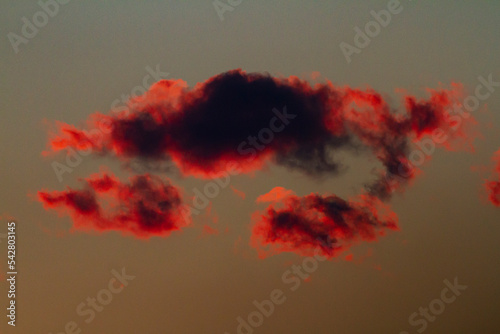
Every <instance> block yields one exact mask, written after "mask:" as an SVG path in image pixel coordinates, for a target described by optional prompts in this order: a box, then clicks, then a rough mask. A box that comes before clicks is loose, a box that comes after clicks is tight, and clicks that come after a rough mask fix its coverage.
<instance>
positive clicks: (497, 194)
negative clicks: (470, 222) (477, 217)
mask: <svg viewBox="0 0 500 334" xmlns="http://www.w3.org/2000/svg"><path fill="white" fill-rule="evenodd" d="M493 161H494V162H496V166H495V167H494V170H493V175H494V178H495V180H491V181H487V182H486V183H485V187H486V190H487V191H488V195H489V200H490V201H491V203H492V204H493V205H495V206H498V207H500V150H498V151H497V152H496V153H495V156H494V157H493Z"/></svg>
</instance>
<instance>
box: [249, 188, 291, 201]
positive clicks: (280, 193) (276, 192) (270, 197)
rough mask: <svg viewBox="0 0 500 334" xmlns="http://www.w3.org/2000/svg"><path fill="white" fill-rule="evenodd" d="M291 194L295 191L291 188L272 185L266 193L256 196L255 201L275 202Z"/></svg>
mask: <svg viewBox="0 0 500 334" xmlns="http://www.w3.org/2000/svg"><path fill="white" fill-rule="evenodd" d="M291 195H295V193H294V192H293V191H292V190H288V189H285V188H283V187H274V188H273V189H271V190H270V191H269V192H268V193H267V194H264V195H260V196H259V197H257V200H256V202H257V203H265V202H277V201H280V200H282V199H284V198H285V197H289V196H291Z"/></svg>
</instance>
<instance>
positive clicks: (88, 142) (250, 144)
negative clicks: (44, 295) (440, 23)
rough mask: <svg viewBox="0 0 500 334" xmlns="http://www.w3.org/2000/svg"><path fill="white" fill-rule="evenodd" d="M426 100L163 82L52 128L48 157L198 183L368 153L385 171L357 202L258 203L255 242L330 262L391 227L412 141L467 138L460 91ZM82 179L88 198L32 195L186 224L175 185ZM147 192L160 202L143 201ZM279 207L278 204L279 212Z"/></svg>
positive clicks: (228, 75) (230, 81)
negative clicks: (79, 157) (84, 157)
mask: <svg viewBox="0 0 500 334" xmlns="http://www.w3.org/2000/svg"><path fill="white" fill-rule="evenodd" d="M428 93H429V97H428V98H427V99H421V98H416V97H415V96H411V95H409V94H406V93H404V94H403V96H402V103H401V107H400V108H395V107H394V106H391V105H390V104H389V103H388V101H386V99H384V97H383V96H382V95H381V94H380V93H378V92H376V91H374V90H373V89H371V88H367V89H364V90H361V89H356V88H351V87H341V86H336V85H334V84H333V83H332V82H330V81H328V80H325V82H323V83H316V84H311V83H309V82H307V81H305V80H301V79H299V78H297V77H294V76H291V77H288V78H282V77H273V76H271V75H269V74H267V73H246V72H245V71H242V70H240V69H236V70H231V71H228V72H224V73H221V74H218V75H215V76H213V77H211V78H209V79H207V80H206V81H204V82H201V83H198V84H196V85H195V86H194V87H189V86H188V85H187V84H186V82H184V81H183V80H180V79H177V80H161V81H159V82H157V83H156V84H154V85H152V86H151V88H150V90H149V91H148V92H146V93H145V94H144V95H142V96H139V97H136V98H133V99H131V100H130V101H129V105H128V110H127V111H126V112H124V111H121V112H117V111H112V112H111V113H109V114H107V115H104V114H100V113H95V114H93V115H91V116H90V117H89V119H88V120H87V125H86V127H85V128H77V127H74V126H72V125H68V124H65V123H61V122H58V123H56V126H57V131H55V132H53V133H52V134H51V136H50V139H49V145H48V146H49V152H48V153H54V152H58V151H61V150H65V149H77V150H83V149H85V150H91V152H93V153H94V154H95V155H103V156H112V157H115V158H117V159H119V160H121V161H122V162H124V166H128V165H130V164H131V163H132V162H136V161H137V160H145V161H159V162H162V163H167V164H170V165H169V166H166V167H165V166H164V165H163V164H162V166H163V167H165V168H164V171H166V172H168V171H170V170H171V168H170V167H177V168H178V169H179V170H180V171H181V172H182V173H183V174H184V175H185V176H195V177H201V178H213V177H214V176H217V175H220V174H221V173H224V172H226V170H227V166H228V165H232V166H235V170H236V171H237V173H236V174H241V173H252V172H254V171H257V170H260V169H262V168H265V167H266V165H268V164H276V165H279V166H283V167H286V168H287V169H289V170H293V171H299V172H301V173H303V174H306V175H308V176H310V177H312V178H324V177H331V176H336V175H338V174H339V172H340V171H342V170H344V169H345V166H343V164H342V162H341V161H339V159H338V155H339V154H338V153H339V152H340V150H353V151H356V152H362V153H364V154H366V155H367V156H374V157H376V159H377V160H378V161H379V162H380V166H381V167H380V168H378V170H376V174H377V175H378V177H377V179H376V180H374V181H372V182H369V183H367V184H365V188H366V189H365V191H362V192H361V194H360V195H359V196H358V197H357V198H356V199H348V200H344V199H341V198H339V197H337V196H336V195H334V194H326V195H323V194H322V195H320V194H310V195H307V196H305V197H298V196H296V195H294V194H293V192H291V191H289V190H286V189H284V188H279V187H278V188H274V189H273V190H271V192H269V193H268V194H265V195H262V196H259V198H258V199H257V202H259V203H261V202H273V204H271V205H270V207H269V208H268V209H267V211H266V212H265V214H263V215H262V217H261V218H260V219H258V220H257V223H256V227H255V228H254V233H255V235H254V236H253V240H257V239H258V240H260V243H261V244H263V245H272V246H275V249H281V250H285V249H286V250H291V251H293V250H295V251H297V252H303V251H304V249H305V248H307V247H316V246H319V247H321V249H322V251H323V252H324V253H325V254H327V255H330V254H336V253H337V252H338V251H340V250H343V249H346V248H347V247H349V245H351V244H353V243H355V242H357V241H360V240H374V239H376V236H377V235H378V234H379V233H383V231H385V230H388V229H389V230H392V229H397V225H396V224H397V217H396V216H395V214H394V213H392V212H390V213H388V214H387V215H381V214H380V210H382V211H384V210H385V211H387V210H386V209H387V207H385V206H384V205H383V203H382V201H387V200H389V199H390V198H391V196H392V194H393V193H394V192H395V191H403V190H404V188H405V186H406V185H407V184H408V182H409V181H411V180H412V179H414V178H415V177H416V176H417V175H418V169H417V168H415V167H414V166H413V165H414V164H413V165H412V163H411V158H412V157H411V150H410V149H411V146H412V145H411V144H412V142H415V141H419V140H422V139H426V138H427V139H428V138H430V137H432V136H433V135H434V134H435V132H436V131H437V130H439V133H440V137H441V138H443V137H446V138H447V141H446V142H445V143H443V142H440V143H439V144H438V143H433V145H434V146H433V147H435V146H439V145H441V146H442V147H445V148H446V147H447V146H448V145H449V141H452V140H453V139H454V138H457V137H461V136H463V135H464V133H463V131H455V130H456V116H454V117H455V118H454V117H453V116H450V113H449V112H448V111H449V110H450V109H452V107H453V106H454V105H456V104H459V103H460V102H461V101H460V99H461V97H462V95H461V94H462V93H461V87H460V86H459V85H456V84H454V85H453V86H452V88H451V89H441V90H428ZM465 121H466V120H464V122H465ZM467 121H469V122H471V121H472V117H470V118H469V119H468V120H467ZM132 172H133V169H132ZM233 175H234V174H233ZM86 182H87V186H86V188H85V189H84V190H72V189H68V190H67V191H64V192H52V193H47V192H41V193H40V199H41V200H42V202H43V203H44V204H45V206H46V207H49V208H51V207H63V208H65V209H66V211H68V212H70V213H71V215H72V217H73V219H74V220H75V221H77V222H78V223H77V224H75V225H76V226H79V227H84V226H86V227H89V226H91V227H93V228H95V229H98V230H108V229H114V230H121V231H127V232H130V233H134V234H135V235H138V236H145V237H147V236H151V235H166V234H168V233H169V232H170V231H172V230H176V229H179V228H180V226H181V225H182V223H181V220H180V218H179V217H180V216H182V212H180V211H179V210H181V208H182V206H181V205H180V196H179V194H178V192H177V189H176V188H175V187H173V186H170V185H164V184H163V183H162V181H161V180H160V179H159V178H157V177H153V176H150V175H147V174H146V175H139V176H135V177H134V178H133V179H131V184H130V185H124V184H121V183H119V181H117V180H116V179H115V178H113V177H109V179H107V178H106V177H104V176H103V177H101V178H94V179H90V180H88V181H86ZM138 183H140V184H144V186H143V187H142V188H141V187H138V186H136V184H138ZM233 191H235V192H236V193H237V194H239V193H238V192H237V191H236V190H235V189H233ZM107 192H114V193H118V194H119V193H121V192H127V193H128V194H129V195H128V196H129V197H127V198H125V197H119V196H118V197H116V196H115V199H118V200H119V202H120V203H121V205H120V206H118V207H114V208H112V209H113V210H114V211H113V210H112V211H111V212H110V211H106V210H104V209H103V208H102V205H101V204H100V202H99V200H98V198H97V195H101V193H107ZM148 193H155V194H157V195H158V198H156V197H155V199H152V198H149V199H148V200H144V197H145V196H146V195H147V194H148ZM160 203H162V204H160ZM280 203H281V204H283V205H284V206H285V207H284V208H281V209H279V208H277V207H275V205H278V204H280ZM141 210H143V212H142V211H141ZM115 211H117V212H115ZM139 211H141V212H142V213H140V214H139V213H137V212H139ZM82 217H84V218H85V219H82ZM318 240H319V241H318Z"/></svg>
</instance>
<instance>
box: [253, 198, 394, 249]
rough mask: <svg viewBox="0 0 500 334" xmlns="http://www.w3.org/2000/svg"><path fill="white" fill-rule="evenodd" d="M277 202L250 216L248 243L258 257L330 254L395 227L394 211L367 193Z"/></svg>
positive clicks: (373, 237)
mask: <svg viewBox="0 0 500 334" xmlns="http://www.w3.org/2000/svg"><path fill="white" fill-rule="evenodd" d="M281 204H282V205H283V206H284V207H283V208H277V207H276V206H275V205H270V206H269V207H268V208H267V209H266V211H265V212H264V213H257V214H255V215H254V217H255V219H256V220H257V221H256V223H255V225H254V228H253V236H252V244H253V245H254V246H255V247H257V248H259V249H260V250H261V255H262V256H266V255H271V254H274V253H277V252H283V251H293V252H297V253H300V254H303V255H309V254H312V253H313V251H317V252H319V253H321V254H323V255H325V256H328V257H334V256H336V255H338V253H340V252H342V251H344V250H346V249H348V248H349V247H350V246H351V245H352V244H353V243H355V242H358V241H362V240H365V241H373V240H376V238H377V236H378V235H383V234H384V232H385V230H388V229H389V230H397V229H398V227H397V221H398V219H397V216H396V214H395V213H393V212H392V211H390V209H389V207H388V206H386V205H384V204H383V203H382V202H381V201H380V200H378V199H377V198H375V197H372V196H369V195H362V196H360V197H359V198H358V199H357V200H350V201H345V200H343V199H341V198H339V197H337V196H335V195H328V196H321V195H318V194H310V195H307V196H304V197H298V196H295V195H291V196H288V197H286V198H285V199H284V200H283V202H282V203H281ZM267 246H270V247H267ZM266 247H267V248H270V249H265V248H266Z"/></svg>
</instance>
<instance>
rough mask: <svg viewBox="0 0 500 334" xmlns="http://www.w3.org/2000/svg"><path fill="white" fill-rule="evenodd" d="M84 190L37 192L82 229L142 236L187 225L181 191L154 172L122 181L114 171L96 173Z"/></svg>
mask: <svg viewBox="0 0 500 334" xmlns="http://www.w3.org/2000/svg"><path fill="white" fill-rule="evenodd" d="M84 183H85V187H84V189H81V190H73V189H70V188H68V189H67V190H65V191H52V192H45V191H40V192H38V199H39V200H40V201H41V202H42V203H43V205H44V207H45V208H46V209H60V210H61V212H62V213H63V214H68V215H70V216H71V218H72V220H73V224H74V227H75V228H76V229H81V230H89V229H93V230H97V231H111V230H114V231H120V232H122V233H124V234H132V235H135V236H136V237H139V238H149V237H151V236H166V235H168V234H170V232H172V231H175V230H179V229H180V228H182V227H183V226H185V225H187V223H188V221H189V217H188V216H187V214H186V212H185V211H184V210H183V208H182V206H181V197H180V194H179V191H178V190H177V188H175V187H174V186H172V185H170V183H169V182H165V181H163V180H162V179H161V178H159V177H157V176H152V175H148V174H146V175H139V176H134V177H132V178H131V179H130V183H128V184H124V183H121V182H120V181H119V180H118V179H117V178H116V177H114V176H113V175H108V174H105V173H103V174H102V175H99V174H95V175H92V176H90V177H89V178H88V179H86V180H84Z"/></svg>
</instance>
